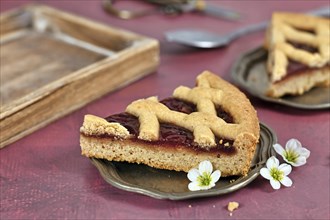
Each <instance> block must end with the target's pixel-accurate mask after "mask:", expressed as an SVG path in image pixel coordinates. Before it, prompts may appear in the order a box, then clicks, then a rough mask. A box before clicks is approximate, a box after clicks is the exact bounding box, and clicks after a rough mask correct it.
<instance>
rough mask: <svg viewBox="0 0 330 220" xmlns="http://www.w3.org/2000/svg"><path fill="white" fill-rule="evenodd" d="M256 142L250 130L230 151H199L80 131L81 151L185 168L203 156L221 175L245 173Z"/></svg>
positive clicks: (194, 163)
mask: <svg viewBox="0 0 330 220" xmlns="http://www.w3.org/2000/svg"><path fill="white" fill-rule="evenodd" d="M256 144H257V142H256V140H255V139H254V138H251V136H250V135H249V134H242V135H240V136H239V137H237V139H236V141H235V142H234V144H233V146H234V147H235V149H236V153H235V154H233V155H227V154H221V153H217V152H201V151H194V150H190V149H187V147H185V146H180V145H178V146H175V147H173V146H166V145H159V146H155V145H152V144H143V143H138V142H135V141H132V140H130V139H124V140H116V139H114V138H110V137H109V138H100V137H95V136H94V137H93V136H86V135H83V134H82V135H80V145H81V149H82V155H84V156H86V157H94V158H99V159H106V160H109V161H117V162H129V163H137V164H146V165H148V166H150V167H154V168H158V169H166V170H175V171H184V172H188V171H189V170H190V169H192V168H195V167H198V164H199V163H200V162H201V161H203V160H209V161H210V162H211V163H212V165H213V168H214V169H218V170H220V171H221V176H234V175H238V176H245V175H247V173H248V172H249V169H250V165H251V161H252V159H253V156H254V153H255V147H254V146H256Z"/></svg>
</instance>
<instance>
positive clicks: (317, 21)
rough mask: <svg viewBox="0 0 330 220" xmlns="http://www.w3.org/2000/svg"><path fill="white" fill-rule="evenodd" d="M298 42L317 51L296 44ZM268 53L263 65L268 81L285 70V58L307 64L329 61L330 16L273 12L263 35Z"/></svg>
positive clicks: (284, 72)
mask: <svg viewBox="0 0 330 220" xmlns="http://www.w3.org/2000/svg"><path fill="white" fill-rule="evenodd" d="M292 42H294V43H299V44H304V45H307V46H311V47H314V48H316V49H317V50H318V52H309V51H307V50H304V49H299V48H296V47H295V45H293V44H292ZM266 46H267V48H268V50H269V51H270V53H269V59H268V63H267V69H268V71H269V72H270V73H271V80H272V82H276V81H278V80H280V79H282V78H283V77H284V76H285V75H286V74H287V66H288V64H289V60H294V61H296V62H298V63H302V64H304V65H306V66H309V67H323V66H325V65H327V64H328V63H329V62H330V20H329V19H325V18H318V17H312V16H307V15H300V14H288V13H275V14H273V17H272V22H271V25H270V27H269V30H268V33H267V39H266Z"/></svg>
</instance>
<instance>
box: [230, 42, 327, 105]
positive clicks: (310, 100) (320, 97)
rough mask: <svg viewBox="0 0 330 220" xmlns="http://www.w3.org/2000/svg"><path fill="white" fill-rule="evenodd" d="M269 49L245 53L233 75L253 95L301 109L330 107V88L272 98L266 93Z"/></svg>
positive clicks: (232, 72)
mask: <svg viewBox="0 0 330 220" xmlns="http://www.w3.org/2000/svg"><path fill="white" fill-rule="evenodd" d="M266 61H267V51H266V50H265V49H263V48H262V47H258V48H256V49H254V50H251V51H248V52H247V53H245V54H243V55H242V56H241V57H240V58H239V59H238V60H237V61H236V62H235V64H234V66H233V68H232V70H231V76H232V78H233V79H234V81H235V82H236V83H237V84H238V85H239V86H240V87H242V88H244V89H245V90H246V91H247V92H249V93H250V94H251V95H253V96H256V97H258V98H260V99H262V100H265V101H269V102H274V103H279V104H282V105H287V106H291V107H295V108H300V109H326V108H329V107H330V88H325V87H316V88H313V89H312V90H310V91H308V92H306V93H304V94H303V95H299V96H283V97H282V98H271V97H268V96H266V95H265V91H266V89H267V87H268V85H269V82H268V74H267V71H266Z"/></svg>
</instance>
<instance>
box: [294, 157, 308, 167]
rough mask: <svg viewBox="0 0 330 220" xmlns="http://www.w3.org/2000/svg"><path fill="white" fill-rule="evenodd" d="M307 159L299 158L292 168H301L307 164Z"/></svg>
mask: <svg viewBox="0 0 330 220" xmlns="http://www.w3.org/2000/svg"><path fill="white" fill-rule="evenodd" d="M306 162H307V161H306V157H298V158H297V159H296V161H295V163H291V164H292V166H294V167H300V166H302V165H305V164H306Z"/></svg>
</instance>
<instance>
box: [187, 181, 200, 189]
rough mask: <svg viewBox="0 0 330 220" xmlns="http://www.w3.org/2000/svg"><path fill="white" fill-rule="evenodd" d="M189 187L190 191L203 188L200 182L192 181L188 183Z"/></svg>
mask: <svg viewBox="0 0 330 220" xmlns="http://www.w3.org/2000/svg"><path fill="white" fill-rule="evenodd" d="M188 189H189V190H190V191H198V190H201V187H200V186H199V185H198V182H195V181H194V182H191V183H189V184H188Z"/></svg>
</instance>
